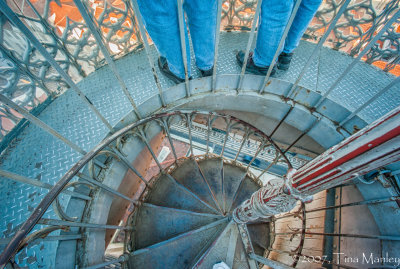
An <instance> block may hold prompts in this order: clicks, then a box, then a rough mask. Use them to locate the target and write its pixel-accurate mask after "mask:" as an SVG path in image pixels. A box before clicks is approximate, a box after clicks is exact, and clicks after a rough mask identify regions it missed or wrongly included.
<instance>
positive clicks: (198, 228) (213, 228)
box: [129, 158, 269, 268]
mask: <svg viewBox="0 0 400 269" xmlns="http://www.w3.org/2000/svg"><path fill="white" fill-rule="evenodd" d="M247 173H248V172H247V170H246V169H245V168H244V167H240V166H237V165H233V164H229V163H226V162H223V160H222V159H221V158H210V159H202V160H201V159H200V160H196V159H192V158H188V159H185V160H180V161H179V165H178V167H177V168H175V169H174V170H173V171H172V172H171V173H169V174H161V175H159V177H157V178H155V179H154V182H153V183H152V185H151V189H150V190H149V191H148V193H146V194H145V197H144V198H143V199H144V202H143V204H141V205H140V206H139V207H138V209H137V211H136V212H135V213H134V216H133V225H134V227H135V231H134V232H132V235H131V244H132V248H133V250H132V255H131V256H130V258H129V267H130V268H145V267H146V268H211V267H212V265H213V264H216V263H218V262H221V261H224V262H226V263H227V264H228V265H229V266H230V268H250V267H249V265H248V260H247V256H246V252H245V250H244V247H243V243H242V241H241V238H240V237H239V236H238V228H237V224H235V223H234V222H232V220H231V217H230V215H231V212H232V210H233V209H234V208H235V207H236V206H237V205H239V204H240V203H241V202H243V201H244V200H245V199H248V198H250V196H251V194H252V193H253V192H254V191H256V190H257V189H259V188H260V187H261V183H260V182H257V181H256V180H254V179H251V178H250V177H249V176H248V175H247ZM248 229H249V232H250V234H251V235H252V236H253V237H254V238H255V239H257V240H256V242H258V245H257V248H256V249H257V251H256V253H257V254H259V255H264V252H265V251H266V249H267V246H268V240H269V239H268V238H269V232H268V231H269V230H268V229H269V228H268V223H258V224H253V225H249V226H248Z"/></svg>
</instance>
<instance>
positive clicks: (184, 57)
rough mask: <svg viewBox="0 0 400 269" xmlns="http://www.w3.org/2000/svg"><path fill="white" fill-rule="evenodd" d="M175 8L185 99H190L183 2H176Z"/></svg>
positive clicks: (181, 0) (179, 0)
mask: <svg viewBox="0 0 400 269" xmlns="http://www.w3.org/2000/svg"><path fill="white" fill-rule="evenodd" d="M177 6H178V21H179V33H180V39H181V50H182V61H183V67H184V69H185V89H186V97H190V95H191V93H190V84H189V74H188V72H189V71H188V70H189V69H188V68H190V66H188V64H187V57H188V55H186V39H185V38H186V37H185V30H186V29H185V18H184V14H183V0H177ZM188 45H189V44H188Z"/></svg>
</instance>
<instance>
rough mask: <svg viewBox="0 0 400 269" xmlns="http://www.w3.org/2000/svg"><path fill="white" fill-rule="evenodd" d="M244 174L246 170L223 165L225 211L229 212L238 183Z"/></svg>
mask: <svg viewBox="0 0 400 269" xmlns="http://www.w3.org/2000/svg"><path fill="white" fill-rule="evenodd" d="M245 174H246V169H244V168H242V167H238V166H233V165H230V164H226V163H224V186H223V187H224V194H225V204H226V207H225V211H226V212H229V211H230V208H231V207H232V203H233V201H234V198H235V196H236V192H237V191H238V189H239V186H240V183H241V182H242V179H243V178H244V176H245Z"/></svg>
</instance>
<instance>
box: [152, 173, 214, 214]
mask: <svg viewBox="0 0 400 269" xmlns="http://www.w3.org/2000/svg"><path fill="white" fill-rule="evenodd" d="M146 202H147V203H150V204H153V205H159V206H165V207H171V208H177V209H184V210H189V211H194V212H200V213H215V211H213V210H212V209H211V208H209V207H207V206H206V205H204V204H203V203H201V202H200V201H199V200H198V199H197V198H196V196H194V195H193V194H192V193H190V192H189V191H187V190H186V189H184V188H182V187H181V185H179V184H177V183H176V181H175V180H174V179H172V178H171V177H170V176H169V175H161V176H160V178H159V179H157V182H156V184H155V185H154V186H153V189H152V190H151V193H150V194H149V196H148V197H147V198H146Z"/></svg>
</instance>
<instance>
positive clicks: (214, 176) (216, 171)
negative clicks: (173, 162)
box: [198, 158, 224, 210]
mask: <svg viewBox="0 0 400 269" xmlns="http://www.w3.org/2000/svg"><path fill="white" fill-rule="evenodd" d="M198 164H199V167H200V172H201V174H202V175H203V177H204V178H205V179H206V180H207V182H208V183H209V184H210V187H211V190H212V192H213V193H214V195H215V199H216V200H217V203H218V205H219V208H221V209H222V210H223V206H224V196H223V191H222V179H223V169H222V167H223V162H222V159H221V158H218V159H205V160H201V161H198Z"/></svg>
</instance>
